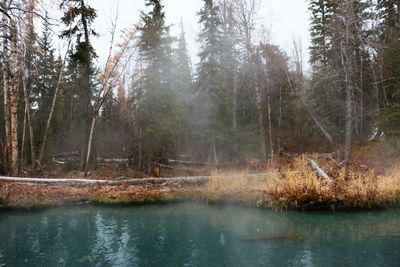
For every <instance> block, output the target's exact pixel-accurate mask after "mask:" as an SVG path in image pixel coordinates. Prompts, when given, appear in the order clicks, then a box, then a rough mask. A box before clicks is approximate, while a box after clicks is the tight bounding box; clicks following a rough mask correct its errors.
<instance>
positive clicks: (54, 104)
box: [28, 40, 71, 167]
mask: <svg viewBox="0 0 400 267" xmlns="http://www.w3.org/2000/svg"><path fill="white" fill-rule="evenodd" d="M70 45H71V40H70V41H69V42H68V46H67V52H66V53H65V55H64V59H63V64H62V65H61V67H60V74H59V75H58V80H57V86H56V89H55V91H54V95H53V101H52V103H51V109H50V113H49V117H48V118H47V122H46V128H45V130H44V135H43V141H42V145H41V146H40V152H39V159H38V164H39V166H38V167H41V165H42V161H43V155H44V150H45V148H46V142H47V135H48V133H49V129H50V124H51V121H52V119H53V114H54V110H55V108H56V103H57V96H58V91H59V90H60V85H61V80H62V75H63V69H64V66H65V62H66V59H67V55H68V53H69V47H70ZM28 119H29V120H30V118H28ZM30 125H31V126H32V123H30ZM32 131H33V130H32ZM32 138H33V136H32ZM31 142H33V141H31Z"/></svg>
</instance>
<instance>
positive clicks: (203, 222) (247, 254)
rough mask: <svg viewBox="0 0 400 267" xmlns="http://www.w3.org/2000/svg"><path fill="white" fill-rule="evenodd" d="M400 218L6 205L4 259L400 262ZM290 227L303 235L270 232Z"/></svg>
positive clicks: (0, 225)
mask: <svg viewBox="0 0 400 267" xmlns="http://www.w3.org/2000/svg"><path fill="white" fill-rule="evenodd" d="M399 222H400V210H389V211H385V212H371V213H366V212H360V213H341V214H329V213H298V212H286V213H274V212H270V211H262V210H256V209H242V208H237V207H216V206H207V205H203V204H194V203H186V204H178V205H168V206H145V207H120V208H118V207H112V208H110V207H108V208H106V207H76V208H59V209H54V210H47V211H43V212H34V213H16V212H5V213H0V240H1V242H0V266H15V265H18V266H21V265H24V266H111V265H112V266H334V265H337V266H397V264H398V263H399V262H400V251H399V249H398V248H399V247H400V223H399ZM284 233H298V236H297V238H264V237H277V236H279V237H281V235H282V234H284ZM283 236H284V235H283ZM243 237H252V238H253V237H254V238H255V239H256V240H257V242H243V241H241V239H243ZM258 237H260V238H258Z"/></svg>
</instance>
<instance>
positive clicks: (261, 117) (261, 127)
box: [254, 85, 267, 163]
mask: <svg viewBox="0 0 400 267" xmlns="http://www.w3.org/2000/svg"><path fill="white" fill-rule="evenodd" d="M254 89H255V93H256V106H257V115H258V126H259V131H260V143H261V151H262V156H263V162H264V163H265V162H266V160H267V149H266V146H265V137H264V136H265V128H264V113H263V110H262V96H261V91H260V87H259V86H258V85H256V86H255V88H254Z"/></svg>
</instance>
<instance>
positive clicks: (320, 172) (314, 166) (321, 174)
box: [308, 159, 333, 183]
mask: <svg viewBox="0 0 400 267" xmlns="http://www.w3.org/2000/svg"><path fill="white" fill-rule="evenodd" d="M308 165H309V166H310V168H311V169H312V170H313V171H315V173H316V174H317V176H318V177H319V178H323V179H324V180H325V181H327V182H329V183H331V182H333V180H332V178H331V177H329V175H328V174H326V172H325V171H324V170H323V169H321V168H320V167H319V166H318V164H317V163H316V162H315V161H314V160H312V159H310V160H309V161H308Z"/></svg>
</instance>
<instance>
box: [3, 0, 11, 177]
mask: <svg viewBox="0 0 400 267" xmlns="http://www.w3.org/2000/svg"><path fill="white" fill-rule="evenodd" d="M3 9H4V12H7V11H8V4H7V1H6V0H4V1H3ZM8 25H9V21H8V18H7V16H6V15H3V19H2V34H3V35H4V37H3V73H2V74H3V90H4V93H3V101H4V135H5V136H4V143H5V148H4V163H3V164H4V169H5V172H6V173H8V172H9V171H10V159H11V124H10V123H11V116H10V99H9V98H10V95H9V94H10V87H9V85H10V83H9V79H10V77H9V74H8V72H9V70H10V66H9V58H10V55H9V47H8V45H9V43H8V38H7V37H8V35H9V27H8Z"/></svg>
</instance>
